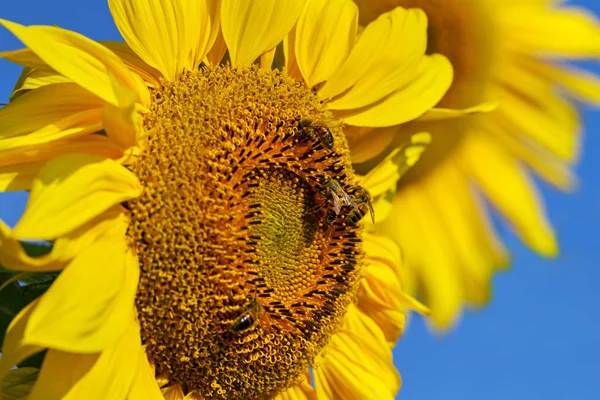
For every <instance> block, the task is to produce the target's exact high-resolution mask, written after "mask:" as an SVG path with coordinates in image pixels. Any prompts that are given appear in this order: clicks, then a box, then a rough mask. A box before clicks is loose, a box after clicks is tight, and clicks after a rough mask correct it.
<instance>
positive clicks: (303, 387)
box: [273, 370, 316, 400]
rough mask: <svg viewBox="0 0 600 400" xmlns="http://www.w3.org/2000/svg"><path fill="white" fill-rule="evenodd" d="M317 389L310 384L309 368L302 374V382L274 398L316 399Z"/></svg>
mask: <svg viewBox="0 0 600 400" xmlns="http://www.w3.org/2000/svg"><path fill="white" fill-rule="evenodd" d="M314 399H316V396H315V390H314V389H313V387H312V386H311V384H310V372H309V371H308V370H307V371H306V372H305V373H303V374H301V375H300V382H298V383H296V384H295V385H293V386H292V387H290V388H289V389H287V390H285V391H284V392H282V393H279V394H278V395H277V396H275V397H274V398H273V400H314Z"/></svg>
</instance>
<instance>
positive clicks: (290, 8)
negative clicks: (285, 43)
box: [221, 0, 304, 67]
mask: <svg viewBox="0 0 600 400" xmlns="http://www.w3.org/2000/svg"><path fill="white" fill-rule="evenodd" d="M303 6H304V0H256V1H241V2H240V1H239V0H223V3H222V5H221V29H222V31H223V38H224V39H225V43H227V48H228V49H229V56H230V58H231V64H232V65H233V66H234V67H241V66H247V65H249V64H251V63H253V62H254V60H256V59H257V58H258V57H259V56H260V55H261V54H263V53H265V52H267V51H269V50H271V49H272V48H274V47H275V46H277V44H278V43H279V42H281V41H282V40H283V38H284V37H285V35H287V34H288V33H289V31H290V30H291V29H292V26H294V24H295V23H296V21H297V19H298V17H299V16H300V12H301V11H302V7H303Z"/></svg>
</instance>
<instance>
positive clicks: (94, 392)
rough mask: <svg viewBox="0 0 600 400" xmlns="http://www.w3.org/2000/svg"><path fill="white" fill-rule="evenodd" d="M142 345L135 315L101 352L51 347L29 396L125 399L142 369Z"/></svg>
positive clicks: (61, 399)
mask: <svg viewBox="0 0 600 400" xmlns="http://www.w3.org/2000/svg"><path fill="white" fill-rule="evenodd" d="M141 347H142V345H141V340H140V332H139V328H138V326H137V324H136V323H134V322H133V319H132V320H130V321H129V322H128V323H126V327H125V333H124V334H123V335H122V336H121V338H120V339H119V340H118V342H117V343H116V344H114V345H113V346H111V347H109V348H107V349H106V350H104V351H103V352H102V353H100V354H98V353H94V354H73V353H66V352H63V351H60V350H53V349H50V350H49V351H48V353H47V354H46V358H45V359H44V364H43V368H42V370H41V372H40V376H39V378H38V381H37V382H36V384H35V387H34V389H33V391H32V393H31V397H29V399H31V400H54V399H56V400H79V399H86V400H96V399H97V400H105V399H115V400H116V399H125V398H127V396H128V393H129V391H130V389H131V386H132V385H133V380H134V378H135V376H136V375H137V373H138V366H139V362H140V358H139V357H138V354H139V351H140V350H139V349H140V348H141Z"/></svg>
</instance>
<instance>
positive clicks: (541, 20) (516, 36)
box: [498, 5, 600, 59]
mask: <svg viewBox="0 0 600 400" xmlns="http://www.w3.org/2000/svg"><path fill="white" fill-rule="evenodd" d="M507 11H510V9H508V10H507ZM512 11H513V12H502V13H498V14H499V18H501V19H502V20H501V23H502V25H503V27H504V29H506V32H507V33H508V37H509V39H510V40H514V41H517V42H518V45H517V46H515V48H513V50H516V51H520V52H523V51H526V52H531V53H534V54H535V55H541V54H542V55H551V56H555V55H560V56H561V57H568V58H575V59H577V58H583V57H585V58H589V57H598V56H600V23H599V22H598V19H597V18H596V17H595V16H594V15H593V14H592V13H590V12H587V11H583V10H580V9H577V8H562V9H560V10H551V9H547V10H544V9H540V8H537V7H529V6H527V5H524V6H523V7H518V9H516V10H512Z"/></svg>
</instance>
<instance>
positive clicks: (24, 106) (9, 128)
mask: <svg viewBox="0 0 600 400" xmlns="http://www.w3.org/2000/svg"><path fill="white" fill-rule="evenodd" d="M101 107H102V102H101V101H100V100H99V99H98V98H97V97H95V96H92V95H91V94H90V93H89V92H87V91H86V90H84V89H82V88H81V87H79V86H77V85H75V84H74V83H61V84H55V85H47V86H43V87H41V88H39V89H36V90H32V91H30V92H27V93H25V94H24V95H22V96H19V98H17V99H16V100H14V101H12V102H11V103H9V104H7V105H6V106H5V107H2V108H1V109H0V139H5V138H10V137H15V136H20V135H26V134H31V133H32V132H36V131H44V130H46V131H48V130H49V131H53V127H54V125H56V124H58V123H59V121H61V120H65V119H66V120H67V121H68V118H69V117H71V116H73V115H74V114H77V113H79V112H82V111H89V110H94V109H96V110H97V109H100V108H101ZM63 125H64V123H63ZM54 130H55V129H54Z"/></svg>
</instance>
